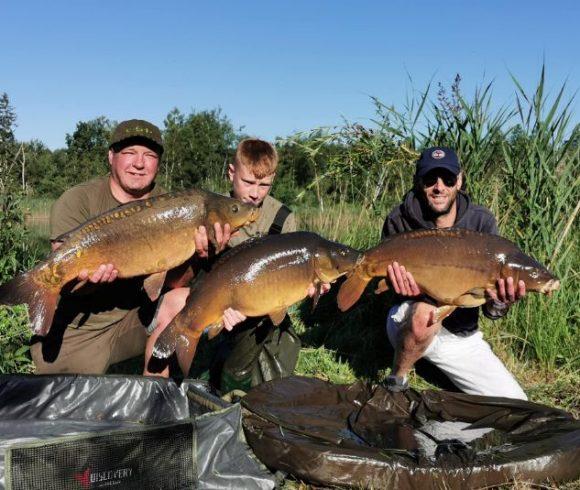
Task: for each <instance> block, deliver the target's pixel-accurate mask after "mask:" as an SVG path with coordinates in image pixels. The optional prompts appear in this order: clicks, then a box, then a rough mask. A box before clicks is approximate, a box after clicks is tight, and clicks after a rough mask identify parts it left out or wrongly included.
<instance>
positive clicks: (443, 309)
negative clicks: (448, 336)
mask: <svg viewBox="0 0 580 490" xmlns="http://www.w3.org/2000/svg"><path fill="white" fill-rule="evenodd" d="M456 308H457V306H455V305H442V306H439V307H438V308H437V309H436V310H435V311H434V312H433V323H440V322H442V321H443V320H445V318H447V317H448V316H449V315H451V313H453V312H454V311H455V309H456Z"/></svg>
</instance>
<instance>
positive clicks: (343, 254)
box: [338, 249, 346, 257]
mask: <svg viewBox="0 0 580 490" xmlns="http://www.w3.org/2000/svg"><path fill="white" fill-rule="evenodd" d="M338 253H339V254H340V255H342V256H343V257H346V250H344V249H343V250H341V251H340V252H338Z"/></svg>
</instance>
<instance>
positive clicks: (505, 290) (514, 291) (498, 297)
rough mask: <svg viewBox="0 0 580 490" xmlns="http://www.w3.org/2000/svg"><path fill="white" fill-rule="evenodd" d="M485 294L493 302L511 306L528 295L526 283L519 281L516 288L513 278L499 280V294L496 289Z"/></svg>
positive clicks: (488, 290)
mask: <svg viewBox="0 0 580 490" xmlns="http://www.w3.org/2000/svg"><path fill="white" fill-rule="evenodd" d="M485 292H486V294H487V296H488V297H489V298H491V299H492V300H494V301H498V302H500V303H504V304H506V305H509V306H511V305H513V304H514V303H515V302H516V301H519V300H520V299H522V298H523V297H524V296H525V295H526V283H525V282H524V281H518V284H517V288H516V286H515V284H514V278H513V277H508V278H507V279H498V280H497V292H496V291H495V290H494V289H486V290H485Z"/></svg>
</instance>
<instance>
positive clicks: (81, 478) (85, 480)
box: [73, 468, 91, 488]
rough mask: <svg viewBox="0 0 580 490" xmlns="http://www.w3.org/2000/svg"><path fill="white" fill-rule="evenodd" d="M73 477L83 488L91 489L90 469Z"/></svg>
mask: <svg viewBox="0 0 580 490" xmlns="http://www.w3.org/2000/svg"><path fill="white" fill-rule="evenodd" d="M73 476H74V477H75V480H76V481H78V482H79V483H80V484H81V486H82V487H83V488H91V470H90V469H89V468H87V469H86V470H85V471H83V472H82V473H75V474H74V475H73Z"/></svg>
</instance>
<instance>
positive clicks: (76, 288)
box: [69, 279, 89, 293]
mask: <svg viewBox="0 0 580 490" xmlns="http://www.w3.org/2000/svg"><path fill="white" fill-rule="evenodd" d="M87 282H89V280H88V279H85V280H84V281H79V282H77V283H76V284H75V285H74V286H73V287H72V288H71V290H70V291H69V292H71V293H74V292H75V291H78V290H79V289H80V288H82V287H83V286H84V285H85V284H86V283H87Z"/></svg>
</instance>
